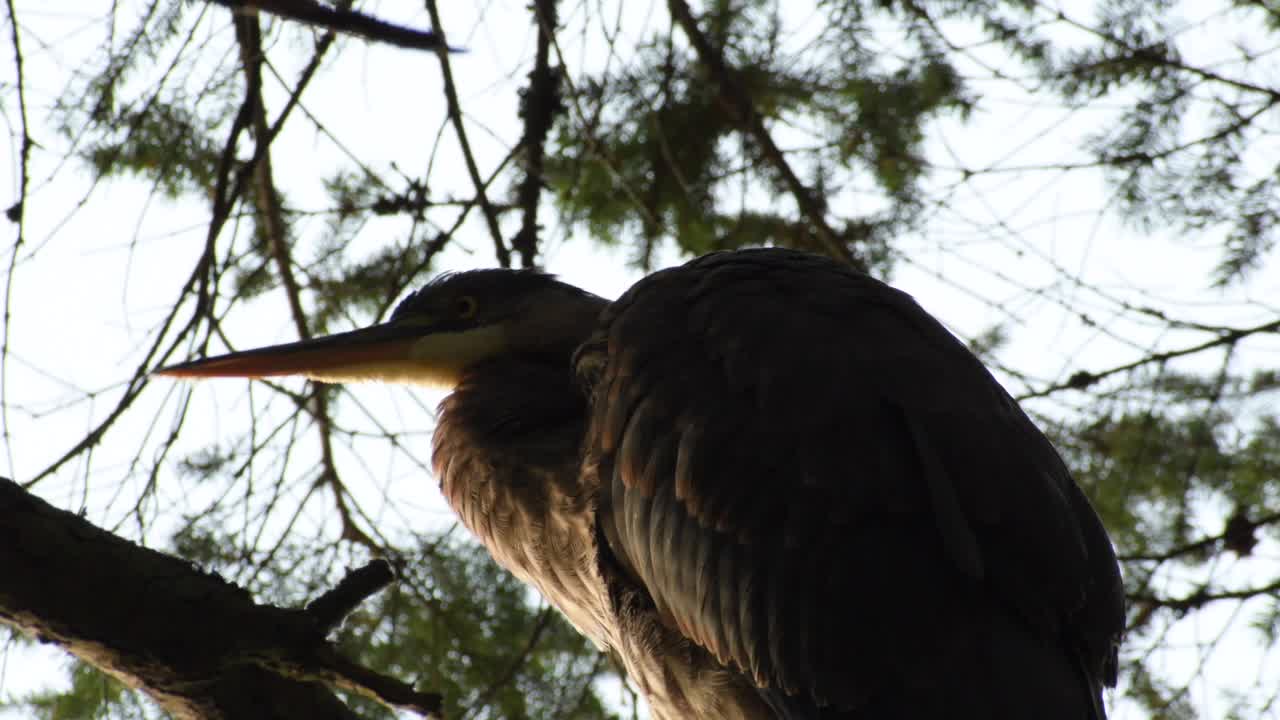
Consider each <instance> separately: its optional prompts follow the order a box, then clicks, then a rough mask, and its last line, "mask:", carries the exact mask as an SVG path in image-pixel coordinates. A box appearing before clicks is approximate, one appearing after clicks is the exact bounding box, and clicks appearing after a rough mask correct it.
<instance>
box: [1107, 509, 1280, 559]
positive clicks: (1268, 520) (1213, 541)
mask: <svg viewBox="0 0 1280 720" xmlns="http://www.w3.org/2000/svg"><path fill="white" fill-rule="evenodd" d="M1276 523H1280V512H1277V513H1271V514H1268V515H1264V516H1262V517H1260V518H1255V519H1252V520H1251V519H1249V518H1248V517H1247V516H1246V515H1243V514H1240V513H1237V514H1235V515H1232V516H1231V517H1230V518H1228V519H1227V522H1225V523H1224V524H1223V526H1222V532H1220V533H1218V534H1217V535H1210V536H1208V537H1204V538H1201V539H1199V540H1195V541H1193V542H1189V543H1186V544H1183V545H1178V546H1176V547H1172V548H1169V549H1168V550H1165V551H1163V552H1157V553H1134V554H1129V555H1120V556H1119V558H1120V560H1121V561H1123V562H1165V561H1168V560H1174V559H1177V558H1180V557H1184V556H1188V555H1197V554H1200V553H1205V552H1208V551H1210V550H1215V549H1217V548H1223V549H1226V550H1232V551H1235V552H1236V553H1237V554H1239V555H1248V554H1249V551H1251V550H1252V549H1253V545H1254V544H1255V543H1256V542H1257V540H1256V537H1255V535H1254V533H1255V531H1257V530H1258V529H1259V528H1262V527H1266V526H1267V525H1273V524H1276Z"/></svg>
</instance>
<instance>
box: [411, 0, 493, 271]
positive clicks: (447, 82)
mask: <svg viewBox="0 0 1280 720" xmlns="http://www.w3.org/2000/svg"><path fill="white" fill-rule="evenodd" d="M427 13H428V14H430V16H431V24H432V25H434V26H435V27H436V33H437V34H438V35H439V37H440V42H441V45H440V47H439V49H438V50H437V51H436V57H437V58H439V59H440V74H441V75H442V76H443V78H444V97H445V103H446V105H447V109H448V113H449V122H450V123H452V124H453V131H454V133H455V134H456V135H457V136H458V147H459V149H461V150H462V159H463V161H464V162H465V163H466V166H467V174H468V175H469V176H470V177H471V184H472V186H474V187H475V189H476V200H477V201H478V202H479V204H480V211H481V213H482V214H483V215H484V219H485V223H486V224H487V225H488V227H489V235H490V236H491V237H492V238H493V252H494V254H495V255H496V256H497V258H498V263H499V264H500V265H502V267H511V252H510V251H509V250H507V245H506V243H505V242H504V241H503V239H502V228H501V227H500V226H499V225H498V213H497V211H495V210H494V208H493V204H492V203H490V202H489V196H488V194H487V193H486V192H485V185H486V184H487V183H485V182H484V181H483V179H482V178H481V177H480V168H479V166H477V165H476V157H475V153H473V152H472V151H471V141H470V140H468V139H467V128H466V125H465V123H463V121H462V104H461V103H460V102H459V101H458V89H457V87H456V86H455V85H454V82H453V69H452V67H451V66H450V64H449V53H448V51H447V50H446V49H445V48H446V46H445V45H444V42H445V38H444V30H443V28H442V25H441V22H440V8H439V6H438V4H437V3H436V0H427Z"/></svg>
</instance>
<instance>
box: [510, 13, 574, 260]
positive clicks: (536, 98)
mask: <svg viewBox="0 0 1280 720" xmlns="http://www.w3.org/2000/svg"><path fill="white" fill-rule="evenodd" d="M532 10H533V15H534V20H535V23H536V24H537V27H538V48H537V51H536V52H535V56H534V64H533V70H531V71H530V72H529V86H528V87H527V88H525V89H524V90H523V91H522V92H521V96H520V116H521V117H522V118H523V119H524V134H523V136H522V137H521V138H520V151H521V155H522V157H523V159H524V163H523V164H524V179H523V180H522V181H521V182H520V187H519V188H518V189H517V190H516V198H517V200H516V202H517V203H519V205H520V207H521V208H522V209H523V213H524V215H523V219H522V221H521V224H520V232H519V233H517V234H516V236H515V238H514V239H513V240H512V242H511V245H512V247H513V248H514V249H515V250H516V252H518V253H520V264H521V265H523V266H524V267H533V265H534V258H535V257H536V256H537V254H538V204H539V200H540V198H541V197H542V185H543V177H542V168H543V161H544V159H545V155H546V142H547V133H549V132H551V125H552V124H553V123H554V122H555V117H556V115H557V114H559V113H560V112H561V111H562V110H563V109H564V106H563V105H562V103H561V99H560V76H561V72H560V70H559V69H553V68H552V67H551V62H550V57H551V41H552V36H553V34H554V33H555V29H556V23H557V17H556V0H534V3H533V6H532Z"/></svg>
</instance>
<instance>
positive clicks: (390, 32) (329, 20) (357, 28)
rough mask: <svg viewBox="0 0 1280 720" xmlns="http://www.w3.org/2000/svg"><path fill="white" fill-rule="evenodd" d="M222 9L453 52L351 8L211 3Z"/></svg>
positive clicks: (431, 36) (425, 35) (298, 0)
mask: <svg viewBox="0 0 1280 720" xmlns="http://www.w3.org/2000/svg"><path fill="white" fill-rule="evenodd" d="M209 1H210V2H214V3H217V4H218V5H223V6H225V7H228V8H230V9H231V10H232V12H234V13H236V14H237V15H239V14H247V13H256V12H257V11H258V10H262V11H265V12H269V13H271V14H272V15H279V16H280V17H283V18H288V19H290V20H297V21H298V22H301V23H305V24H307V25H311V26H314V27H322V28H326V29H328V30H331V31H337V32H340V33H343V34H345V35H354V36H356V37H359V38H364V39H365V40H372V41H374V42H381V43H387V44H389V45H395V46H396V47H402V48H406V49H409V50H428V51H432V52H434V51H437V50H440V49H445V50H452V48H446V47H445V46H444V41H443V39H442V38H441V37H440V36H439V35H438V34H436V33H433V32H430V31H427V30H414V29H413V28H407V27H404V26H403V25H397V24H395V23H390V22H387V21H385V20H379V19H378V18H375V17H373V16H371V15H366V14H364V13H362V12H360V11H358V10H352V9H350V4H349V3H347V4H345V7H344V6H339V7H329V6H328V5H324V4H321V3H318V2H312V0H209Z"/></svg>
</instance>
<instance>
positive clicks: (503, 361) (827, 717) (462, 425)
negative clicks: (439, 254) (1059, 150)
mask: <svg viewBox="0 0 1280 720" xmlns="http://www.w3.org/2000/svg"><path fill="white" fill-rule="evenodd" d="M161 372H162V374H165V375H170V376H176V377H187V378H206V377H250V378H260V377H268V376H283V375H298V376H305V377H308V378H311V379H312V380H316V381H320V382H327V383H343V382H352V381H369V380H373V381H383V382H390V383H410V384H426V385H432V386H438V387H440V386H442V387H445V388H447V389H448V390H449V391H450V393H449V394H448V395H447V396H446V397H445V399H444V400H443V401H442V403H441V406H440V412H439V414H438V423H437V426H436V429H435V433H434V437H433V448H432V449H433V455H432V464H433V467H434V470H435V475H436V478H437V480H438V482H439V485H440V488H441V490H442V491H443V495H444V497H445V498H446V499H447V501H448V502H449V504H450V505H451V506H452V507H453V509H454V510H455V511H456V513H457V514H458V516H459V518H460V519H461V521H462V522H463V523H464V524H465V525H466V527H468V528H469V529H470V530H471V532H472V533H474V535H475V536H476V537H477V538H478V539H479V541H480V542H481V543H482V544H483V545H484V546H485V547H486V548H487V549H488V551H489V553H490V554H491V555H492V557H493V558H494V560H496V561H497V562H498V563H499V564H501V565H502V566H504V567H505V568H507V569H508V570H509V571H511V572H512V573H514V574H515V575H516V576H518V577H519V578H520V579H522V580H523V581H525V582H526V583H528V584H529V585H531V586H533V587H534V588H536V589H537V590H538V592H540V593H541V594H542V595H543V596H544V597H545V598H546V599H547V601H549V602H550V603H551V604H552V605H554V606H555V607H557V608H558V609H559V610H560V611H561V612H562V613H563V615H564V616H565V617H566V618H567V619H568V621H569V622H570V623H572V624H573V625H574V626H575V627H576V628H577V629H578V630H579V631H580V632H581V633H583V634H584V635H585V636H587V637H588V638H590V639H591V640H592V641H594V643H595V644H596V645H597V646H599V647H600V648H601V649H604V650H607V651H609V652H610V653H612V654H613V656H614V657H615V658H617V659H618V660H619V662H620V664H621V666H622V667H623V669H625V672H626V674H627V675H628V676H629V678H630V679H631V680H632V681H634V683H635V685H636V686H637V687H638V688H639V690H640V691H641V693H642V694H643V695H644V697H645V698H646V699H647V701H648V704H649V708H650V713H651V716H652V717H653V718H655V720H682V719H686V718H689V719H708V720H710V719H719V718H724V719H726V720H854V719H855V718H856V719H868V720H870V719H875V720H887V719H901V720H917V719H921V718H931V719H932V718H973V719H974V720H977V719H982V720H1013V719H1018V720H1025V719H1028V718H1037V719H1048V720H1103V718H1105V708H1104V702H1103V701H1104V698H1103V692H1104V688H1105V687H1108V686H1114V685H1115V682H1116V673H1117V648H1118V645H1119V642H1120V637H1121V632H1122V628H1123V625H1124V600H1123V589H1122V585H1121V577H1120V570H1119V566H1118V564H1117V560H1116V556H1115V552H1114V549H1113V547H1112V545H1111V542H1110V539H1109V538H1108V535H1107V533H1106V531H1105V529H1104V527H1103V525H1102V522H1101V521H1100V519H1099V517H1098V515H1097V513H1096V512H1095V511H1094V509H1093V508H1092V506H1091V505H1090V503H1089V501H1088V500H1087V499H1086V497H1085V495H1084V493H1083V492H1082V491H1081V489H1080V487H1079V486H1078V485H1077V483H1076V482H1075V480H1074V479H1073V477H1072V475H1071V473H1070V472H1069V471H1068V469H1067V467H1066V465H1065V463H1064V461H1063V460H1062V458H1061V457H1060V455H1059V454H1058V452H1057V451H1056V450H1055V448H1054V447H1053V445H1052V444H1051V443H1050V441H1049V440H1048V439H1047V438H1046V437H1045V436H1044V435H1043V434H1042V433H1041V432H1040V430H1039V429H1038V428H1037V427H1036V425H1035V424H1034V423H1033V422H1032V421H1031V420H1030V419H1029V418H1028V416H1027V415H1026V414H1025V413H1024V412H1023V411H1022V410H1021V409H1020V408H1019V406H1018V404H1017V402H1016V401H1014V399H1013V398H1012V397H1011V396H1010V395H1009V394H1008V393H1007V392H1006V391H1005V390H1004V389H1003V388H1002V387H1001V385H1000V384H999V383H998V382H997V381H996V380H995V378H994V377H993V376H992V375H991V374H990V373H989V372H988V370H987V369H986V368H985V367H984V366H983V364H982V363H981V362H980V361H979V360H978V359H977V357H976V356H975V355H974V354H973V353H972V352H970V351H969V349H968V348H967V347H966V346H965V345H964V344H963V343H962V342H960V341H959V340H958V339H957V338H955V337H954V336H953V335H952V334H951V333H950V332H948V331H947V330H946V329H945V328H944V327H943V325H942V324H941V323H940V322H938V321H937V320H936V319H934V318H933V317H932V316H931V315H929V314H928V313H927V312H926V311H925V310H924V309H922V308H921V306H920V305H918V304H917V303H916V302H915V300H913V299H912V297H911V296H909V295H908V294H906V293H904V292H902V291H899V290H897V289H894V288H892V287H890V286H889V285H887V284H884V283H882V282H880V281H878V280H876V279H874V278H872V277H871V276H869V275H867V274H864V273H862V272H860V271H858V270H855V269H853V268H851V267H849V266H848V265H846V264H841V263H837V262H835V261H833V260H830V259H827V258H824V257H821V256H817V255H812V254H807V253H803V252H799V251H794V250H787V249H780V248H765V249H751V250H738V251H731V252H722V253H717V254H711V255H707V256H703V257H701V258H698V259H695V260H692V261H690V262H688V263H686V264H684V265H682V266H679V267H675V268H671V269H667V270H662V271H659V272H657V273H654V274H652V275H649V276H647V277H645V278H643V279H641V280H640V281H639V282H637V283H636V284H635V285H634V286H632V287H631V288H630V289H629V290H628V291H626V292H625V293H624V294H623V295H622V296H621V297H620V298H619V299H618V300H616V301H612V302H610V301H608V300H606V299H603V298H601V297H598V296H596V295H593V294H591V293H589V292H586V291H584V290H582V289H579V288H577V287H575V286H573V285H570V284H567V283H565V282H562V281H560V280H557V279H556V278H555V277H554V276H552V275H549V274H545V273H542V272H539V271H534V270H505V269H482V270H472V271H467V272H461V273H457V274H447V275H443V276H441V277H439V278H437V279H435V280H433V281H431V282H430V283H429V284H427V285H426V286H424V287H422V288H421V289H419V290H417V291H416V292H413V293H412V294H410V295H409V296H408V297H407V298H406V299H404V300H403V301H402V302H401V303H400V304H399V305H398V306H397V307H396V309H395V310H394V311H393V313H392V314H391V316H390V318H389V319H388V320H387V321H386V322H384V323H381V324H377V325H374V326H371V327H368V328H364V329H358V330H354V331H351V332H345V333H340V334H336V335H331V336H328V337H322V338H318V339H311V340H304V341H301V342H293V343H288V344H282V345H275V346H271V347H266V348H261V349H255V350H247V351H243V352H235V353H231V354H227V355H222V356H219V357H212V358H207V359H202V360H196V361H193V362H189V363H186V364H181V365H175V366H171V367H168V368H165V369H163V370H162V371H161Z"/></svg>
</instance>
